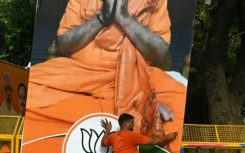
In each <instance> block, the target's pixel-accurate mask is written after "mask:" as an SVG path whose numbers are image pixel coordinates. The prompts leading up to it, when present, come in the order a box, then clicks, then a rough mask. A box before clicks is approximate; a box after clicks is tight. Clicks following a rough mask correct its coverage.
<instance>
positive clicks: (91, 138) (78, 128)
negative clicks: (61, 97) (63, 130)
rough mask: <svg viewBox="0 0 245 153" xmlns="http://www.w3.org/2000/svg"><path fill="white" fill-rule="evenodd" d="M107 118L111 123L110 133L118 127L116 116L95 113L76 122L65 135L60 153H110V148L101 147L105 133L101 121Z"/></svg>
mask: <svg viewBox="0 0 245 153" xmlns="http://www.w3.org/2000/svg"><path fill="white" fill-rule="evenodd" d="M105 118H107V120H109V121H111V123H112V131H117V130H118V129H119V125H118V122H117V116H114V115H112V114H108V113H96V114H91V115H88V116H85V117H83V118H82V119H80V120H78V121H77V122H76V123H75V124H74V125H73V126H72V127H71V128H70V130H69V131H68V133H67V134H66V137H65V140H64V143H63V149H62V153H112V148H110V147H108V148H106V147H102V146H101V140H102V138H103V135H104V133H105V131H104V129H103V128H102V127H101V120H102V119H105Z"/></svg>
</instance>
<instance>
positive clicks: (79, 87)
mask: <svg viewBox="0 0 245 153" xmlns="http://www.w3.org/2000/svg"><path fill="white" fill-rule="evenodd" d="M152 2H154V0H152ZM152 4H154V3H149V0H141V1H129V6H128V8H129V11H130V13H131V14H132V16H137V15H138V14H139V13H140V12H141V10H144V8H146V7H149V6H151V5H152ZM157 4H158V5H157V6H156V8H155V9H154V10H151V11H148V12H144V13H142V15H141V16H137V21H138V22H140V23H141V24H142V25H144V26H145V27H147V28H148V29H149V30H151V31H153V32H155V33H156V34H158V35H159V36H161V37H162V38H163V39H164V40H165V41H166V42H168V43H169V42H170V20H169V16H168V11H167V9H166V8H167V1H166V0H159V2H158V3H157ZM100 8H101V1H100V0H70V1H69V2H68V5H67V8H66V12H65V14H64V16H63V18H62V20H61V22H60V28H59V30H58V35H62V34H63V33H65V32H66V31H68V30H70V29H72V28H74V27H76V26H79V25H81V24H82V23H84V22H86V21H87V20H89V19H90V18H91V17H93V16H94V15H96V14H97V13H99V12H100ZM125 60H126V61H125ZM127 60H128V62H127ZM136 61H137V62H138V63H141V65H140V68H143V74H144V76H141V78H143V79H145V80H148V84H150V86H151V87H152V88H154V89H155V91H156V96H157V100H158V101H159V102H161V103H163V104H165V105H166V106H167V107H169V108H170V109H171V110H172V111H173V113H174V115H175V120H174V121H173V122H166V123H164V124H163V128H164V130H165V133H169V132H173V131H178V132H179V136H178V137H177V139H176V140H175V141H174V142H173V143H171V144H170V148H171V151H172V152H179V150H180V144H181V134H182V126H183V118H184V108H185V97H186V87H185V86H184V85H182V84H181V83H179V82H177V81H176V80H175V79H173V78H171V77H170V76H168V75H167V74H166V73H164V72H163V71H161V70H159V69H157V68H153V67H150V66H147V65H146V63H145V62H144V61H143V58H142V57H141V55H140V54H139V53H138V51H137V49H136V48H134V46H133V45H132V44H131V42H130V41H129V40H128V39H127V38H126V37H125V35H124V33H123V31H122V30H121V29H120V28H119V27H118V26H117V25H116V24H113V25H111V26H110V27H108V28H104V29H103V30H101V31H100V33H99V34H98V35H97V36H96V38H95V39H94V40H93V41H91V42H90V43H89V44H88V45H87V46H85V47H84V48H82V49H81V50H79V51H78V52H76V53H75V54H73V55H72V56H71V58H64V57H59V58H55V59H52V60H49V61H46V62H44V63H41V64H37V65H35V66H32V67H31V70H30V77H29V86H28V88H29V89H28V91H29V92H28V99H27V112H26V119H25V125H24V126H25V127H24V138H23V143H24V144H25V145H24V146H23V148H22V149H23V150H22V152H23V153H29V152H33V150H35V152H36V153H38V152H40V153H41V152H45V153H56V152H57V153H60V152H61V149H62V141H63V138H57V139H56V141H52V142H51V141H50V140H49V139H45V140H44V141H35V142H32V143H29V142H31V141H33V140H35V139H38V138H40V137H45V136H49V135H55V134H60V133H66V132H67V131H68V129H69V128H70V127H71V126H72V124H73V123H74V122H76V121H77V120H78V119H79V118H81V117H83V116H85V115H88V114H91V113H96V112H108V113H112V114H116V115H118V114H121V113H123V112H129V113H131V114H133V115H134V116H135V118H136V126H138V127H139V126H140V124H141V122H140V119H141V113H142V112H141V110H138V109H137V108H138V107H137V105H138V104H137V103H136V104H135V103H134V101H135V100H136V101H137V98H138V97H139V96H136V95H135V94H131V93H130V91H128V89H130V88H131V86H132V85H133V86H137V85H138V84H137V85H134V84H135V83H134V82H137V81H136V80H137V79H138V78H130V76H134V77H135V75H131V74H133V73H134V70H139V69H138V67H137V66H131V65H134V64H129V63H137V62H136ZM142 61H143V62H142ZM123 68H126V70H127V71H126V72H125V71H123ZM140 70H141V69H140ZM127 74H128V76H129V77H127V76H126V75H127ZM134 74H135V73H134ZM135 79H136V80H135ZM125 82H126V83H125ZM142 88H143V84H142ZM144 88H145V87H144ZM126 89H127V90H126ZM137 91H140V87H137ZM121 95H123V96H121ZM125 95H127V96H125ZM120 96H121V97H120ZM146 96H147V95H146ZM125 97H126V101H125ZM127 97H129V98H131V99H127ZM134 97H136V99H134ZM144 97H145V94H143V96H141V97H140V98H141V99H142V98H144ZM132 98H133V99H132ZM140 98H139V99H140ZM127 100H129V101H127ZM139 101H140V100H139ZM141 101H142V100H141ZM141 101H140V103H142V102H141ZM139 105H142V104H139ZM33 126H35V128H33ZM137 130H139V128H137Z"/></svg>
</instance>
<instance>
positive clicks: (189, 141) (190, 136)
mask: <svg viewBox="0 0 245 153" xmlns="http://www.w3.org/2000/svg"><path fill="white" fill-rule="evenodd" d="M182 147H183V148H196V147H208V148H213V147H219V148H230V149H244V148H245V126H244V125H199V124H184V130H183V138H182Z"/></svg>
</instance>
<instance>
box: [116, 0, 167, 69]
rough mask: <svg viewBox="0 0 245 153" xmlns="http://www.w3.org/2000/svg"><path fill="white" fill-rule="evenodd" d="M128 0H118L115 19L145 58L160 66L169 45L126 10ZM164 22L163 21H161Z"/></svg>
mask: <svg viewBox="0 0 245 153" xmlns="http://www.w3.org/2000/svg"><path fill="white" fill-rule="evenodd" d="M127 5H128V0H118V2H117V9H116V15H115V21H116V22H117V23H118V24H119V25H120V26H121V27H122V29H123V30H124V32H125V33H126V35H127V37H128V38H129V39H130V40H131V42H132V43H133V44H134V46H135V47H136V48H137V49H138V50H139V51H140V53H141V54H142V56H143V57H144V58H145V59H148V60H150V61H152V64H153V65H154V66H157V67H160V68H161V66H162V65H163V64H164V61H165V60H166V59H167V58H169V57H170V54H169V52H168V50H169V45H168V44H167V43H166V42H165V41H164V40H163V39H162V38H161V37H160V36H158V35H156V34H155V33H153V32H151V31H149V30H148V29H146V28H145V27H143V26H142V25H140V24H139V23H138V22H137V21H136V20H135V19H134V18H133V17H132V16H131V15H130V14H129V13H128V10H127ZM163 24H164V23H163Z"/></svg>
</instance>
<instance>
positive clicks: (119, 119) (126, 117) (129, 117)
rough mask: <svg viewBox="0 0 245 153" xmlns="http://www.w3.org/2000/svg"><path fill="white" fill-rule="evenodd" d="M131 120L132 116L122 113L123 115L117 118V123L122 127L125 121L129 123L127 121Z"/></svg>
mask: <svg viewBox="0 0 245 153" xmlns="http://www.w3.org/2000/svg"><path fill="white" fill-rule="evenodd" d="M132 119H134V117H133V116H132V115H130V114H126V113H124V114H121V115H120V116H119V118H118V123H119V125H120V127H122V125H123V124H124V123H125V122H127V121H129V120H132Z"/></svg>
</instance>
